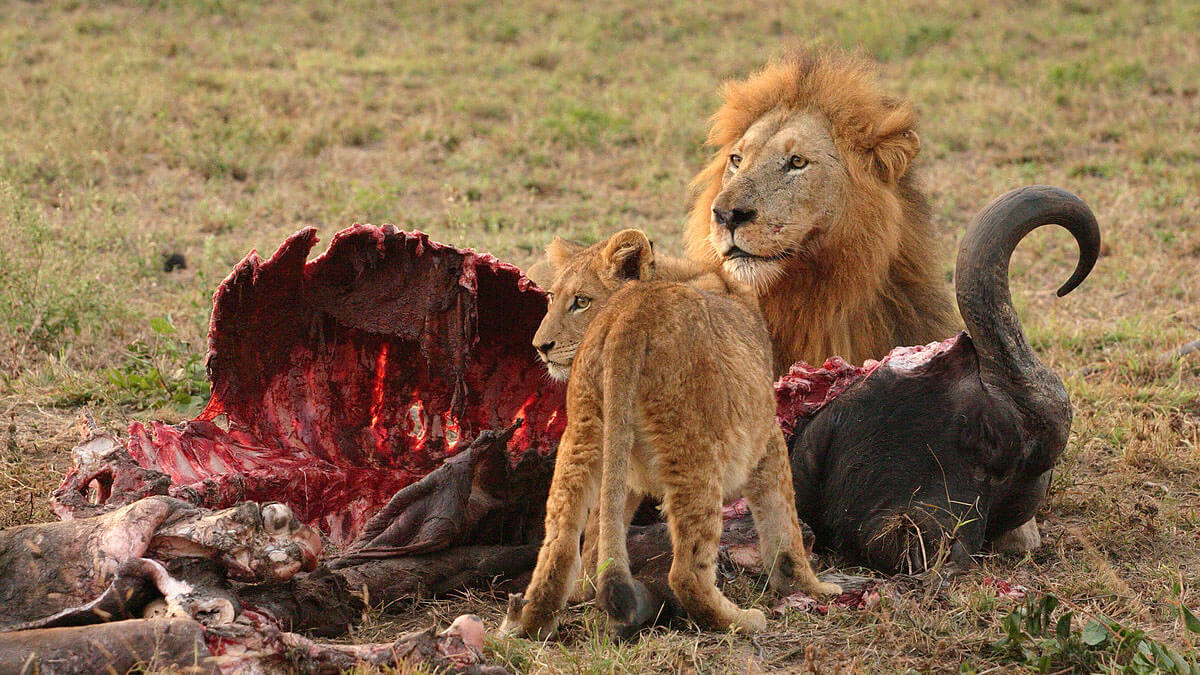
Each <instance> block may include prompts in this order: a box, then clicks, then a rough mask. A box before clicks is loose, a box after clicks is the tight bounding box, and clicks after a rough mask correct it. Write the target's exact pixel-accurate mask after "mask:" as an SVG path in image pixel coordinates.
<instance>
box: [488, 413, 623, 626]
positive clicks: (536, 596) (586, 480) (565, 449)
mask: <svg viewBox="0 0 1200 675" xmlns="http://www.w3.org/2000/svg"><path fill="white" fill-rule="evenodd" d="M576 419H578V423H574V422H575V420H572V422H573V423H572V424H571V425H570V426H568V427H567V430H566V431H565V432H564V433H563V437H562V439H561V440H560V441H559V445H558V456H557V458H556V459H555V464H554V476H553V477H552V478H551V480H550V494H549V496H548V498H547V500H546V534H545V537H544V538H543V539H542V547H541V549H539V550H538V558H537V565H536V566H535V567H534V569H533V577H532V579H530V581H529V586H528V587H527V588H526V589H525V593H524V595H523V596H522V595H513V596H511V597H510V598H509V605H508V613H507V616H505V618H504V621H503V623H501V625H500V632H501V633H502V634H517V635H525V636H529V637H533V638H537V639H545V638H548V637H550V636H552V635H553V634H554V631H555V629H556V628H557V625H558V622H557V616H556V615H557V613H558V612H559V610H561V609H562V608H563V607H565V606H566V604H567V595H568V594H569V593H570V590H571V588H572V586H574V584H575V579H576V577H577V576H578V575H579V571H580V557H579V536H580V534H581V533H582V531H583V526H584V521H585V520H586V518H587V514H588V507H589V505H591V504H594V503H595V501H596V493H597V489H598V488H599V486H600V470H601V467H600V457H601V447H600V426H599V420H598V416H596V415H594V414H593V415H588V414H587V412H585V411H581V414H580V415H578V416H577V418H576Z"/></svg>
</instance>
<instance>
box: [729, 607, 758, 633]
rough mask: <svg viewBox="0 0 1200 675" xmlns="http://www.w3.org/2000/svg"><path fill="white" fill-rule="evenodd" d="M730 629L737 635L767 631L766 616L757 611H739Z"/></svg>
mask: <svg viewBox="0 0 1200 675" xmlns="http://www.w3.org/2000/svg"><path fill="white" fill-rule="evenodd" d="M732 628H733V629H734V630H737V631H738V632H739V633H761V632H763V631H764V630H766V629H767V615H766V614H763V613H762V610H759V609H743V610H739V611H738V616H737V619H735V620H734V622H733V626H732Z"/></svg>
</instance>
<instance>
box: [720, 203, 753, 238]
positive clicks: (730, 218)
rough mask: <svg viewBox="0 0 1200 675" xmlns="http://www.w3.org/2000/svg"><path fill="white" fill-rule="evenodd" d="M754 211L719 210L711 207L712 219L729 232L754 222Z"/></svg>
mask: <svg viewBox="0 0 1200 675" xmlns="http://www.w3.org/2000/svg"><path fill="white" fill-rule="evenodd" d="M754 216H755V212H754V209H721V208H717V207H715V206H714V207H713V219H714V220H716V221H717V224H718V225H721V226H722V227H725V228H726V229H728V230H729V231H730V232H733V231H734V230H736V229H738V228H739V227H741V226H742V225H745V224H746V223H748V222H750V221H752V220H754Z"/></svg>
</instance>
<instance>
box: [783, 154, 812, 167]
mask: <svg viewBox="0 0 1200 675" xmlns="http://www.w3.org/2000/svg"><path fill="white" fill-rule="evenodd" d="M806 166H808V160H807V159H805V158H803V157H801V156H800V155H792V156H791V158H790V159H788V167H789V168H792V169H803V168H804V167H806Z"/></svg>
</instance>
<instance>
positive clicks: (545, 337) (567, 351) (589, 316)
mask: <svg viewBox="0 0 1200 675" xmlns="http://www.w3.org/2000/svg"><path fill="white" fill-rule="evenodd" d="M546 262H547V263H548V264H549V267H550V268H551V269H553V271H554V280H553V282H552V283H551V284H550V290H549V292H548V294H549V296H550V305H549V307H547V308H546V316H544V317H543V318H542V323H541V325H540V326H538V329H537V332H536V333H535V334H534V336H533V346H534V348H535V349H537V352H538V356H539V357H540V358H541V359H542V362H543V363H545V364H546V370H547V371H549V373H550V377H552V378H554V379H555V380H559V381H563V380H566V379H567V377H568V376H569V375H570V374H571V364H572V362H574V360H575V352H576V351H577V350H578V349H579V344H580V343H581V342H583V336H584V333H586V332H587V328H588V326H589V325H591V323H592V321H593V320H595V318H596V316H597V315H598V314H599V313H600V310H601V309H603V308H604V305H605V304H607V302H608V299H609V298H610V297H611V296H612V294H613V293H614V292H616V290H617V289H618V288H620V287H621V285H622V284H624V283H625V282H627V281H631V280H641V281H647V280H649V279H650V277H651V275H652V273H653V269H654V259H653V253H652V252H651V250H650V241H649V240H648V239H647V238H646V235H645V234H643V233H641V232H640V231H638V230H622V231H621V232H618V233H617V234H615V235H613V236H612V238H610V239H609V240H608V241H603V242H600V243H598V244H594V245H592V246H589V247H586V248H585V247H584V246H581V245H579V244H573V243H571V242H568V241H566V240H563V239H560V238H555V239H554V241H553V242H551V243H550V246H549V247H548V248H547V249H546Z"/></svg>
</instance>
